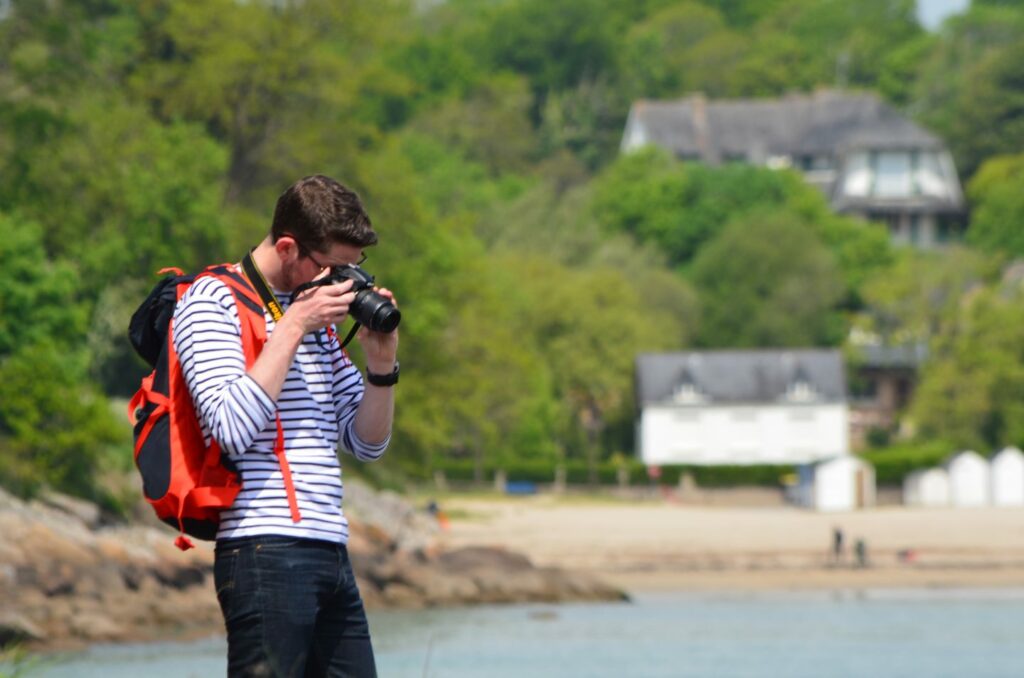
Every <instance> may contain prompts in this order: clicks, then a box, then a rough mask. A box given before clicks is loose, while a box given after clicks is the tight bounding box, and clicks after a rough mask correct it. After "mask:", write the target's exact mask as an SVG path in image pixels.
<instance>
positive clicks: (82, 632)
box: [71, 609, 125, 641]
mask: <svg viewBox="0 0 1024 678" xmlns="http://www.w3.org/2000/svg"><path fill="white" fill-rule="evenodd" d="M71 632H72V633H73V634H74V635H75V636H76V637H78V638H81V639H83V640H88V641H101V640H105V641H113V640H120V639H122V638H124V637H125V632H124V629H123V628H121V626H120V625H118V624H117V622H115V621H114V620H113V619H111V618H110V617H109V616H107V615H106V614H105V613H104V612H102V611H100V610H98V609H90V610H85V611H81V612H78V613H77V614H75V615H74V617H73V618H72V619H71Z"/></svg>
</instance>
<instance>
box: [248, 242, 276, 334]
mask: <svg viewBox="0 0 1024 678" xmlns="http://www.w3.org/2000/svg"><path fill="white" fill-rule="evenodd" d="M242 270H243V271H245V275H246V277H248V278H249V282H251V283H252V286H253V287H254V288H256V294H258V295H260V299H261V300H262V301H263V305H264V306H266V307H267V311H269V312H270V317H271V318H273V319H274V322H275V323H276V322H277V321H279V320H280V319H281V318H283V317H284V311H282V310H281V304H280V303H279V302H278V301H277V297H275V296H274V293H273V292H271V291H270V285H269V284H268V283H267V279H266V278H264V277H263V272H262V271H260V269H259V268H257V267H256V262H255V261H253V260H252V250H249V253H248V254H246V255H245V256H244V257H243V258H242Z"/></svg>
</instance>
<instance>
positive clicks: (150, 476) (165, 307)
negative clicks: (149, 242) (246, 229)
mask: <svg viewBox="0 0 1024 678" xmlns="http://www.w3.org/2000/svg"><path fill="white" fill-rule="evenodd" d="M171 272H173V273H174V274H175V275H168V276H167V277H165V278H163V279H162V280H161V281H160V282H159V283H157V285H156V286H155V287H154V288H153V290H152V292H150V294H149V296H148V297H147V298H146V300H145V301H144V302H143V303H142V304H141V305H140V306H139V308H138V309H137V310H136V311H135V313H134V315H132V319H131V324H130V325H129V330H128V335H129V339H130V340H131V342H132V345H133V346H134V347H135V350H136V352H137V353H138V354H139V355H140V356H142V358H143V359H144V360H146V361H147V362H148V363H149V364H150V365H151V366H152V367H153V372H152V373H150V374H149V376H147V377H145V378H144V379H143V380H142V387H141V388H140V389H139V390H138V392H137V393H136V394H135V396H134V397H133V398H132V400H131V402H130V403H129V405H128V417H129V419H130V420H132V421H133V422H134V428H135V465H136V467H137V468H138V469H139V473H140V474H141V475H142V490H143V494H144V495H145V497H146V500H147V501H148V502H149V503H150V505H152V507H153V509H154V511H156V515H157V517H158V518H160V519H161V520H162V521H164V522H165V523H167V524H169V525H171V526H172V527H175V528H177V529H178V531H179V535H178V538H177V539H176V540H175V542H174V543H175V545H176V546H177V547H178V548H180V549H181V550H183V551H185V550H188V549H190V548H192V547H193V546H194V545H193V543H192V541H191V540H190V539H189V538H188V537H186V536H185V535H186V534H187V535H190V536H192V537H195V538H197V539H203V540H212V539H215V538H216V536H217V528H218V526H219V524H220V512H221V511H222V510H223V509H226V508H228V507H230V506H231V505H232V504H233V503H234V501H235V497H236V496H237V495H238V492H239V490H241V489H242V487H241V483H240V482H239V479H238V473H237V471H236V469H235V468H234V465H233V464H232V463H231V461H230V460H229V459H228V458H227V456H226V455H223V454H222V453H221V449H220V446H219V445H218V444H217V442H216V441H211V442H210V446H209V447H207V446H206V443H205V440H204V436H203V431H202V427H201V426H200V424H199V420H198V418H197V417H196V412H195V404H194V403H193V401H192V396H191V394H190V393H189V390H188V386H187V385H186V383H185V379H184V375H183V374H182V370H181V363H180V362H179V361H178V354H177V353H176V352H175V350H174V341H173V338H172V337H173V331H172V323H173V315H174V308H175V306H176V304H177V303H178V300H179V299H181V297H182V295H184V294H185V291H186V290H188V288H189V287H190V286H191V285H192V283H193V282H195V281H196V280H197V279H199V278H201V277H206V276H212V277H215V278H217V279H219V280H220V281H221V282H223V283H224V284H225V285H227V287H228V289H229V290H231V293H232V296H234V298H235V302H236V305H237V307H238V319H239V324H240V325H241V328H242V352H243V353H244V354H245V366H246V369H250V368H251V367H252V366H253V363H255V362H256V358H257V357H258V356H259V354H260V351H261V350H262V349H263V345H264V344H265V343H266V341H267V326H266V321H265V319H264V317H263V304H262V302H261V301H260V298H259V297H258V296H257V295H256V292H255V291H254V290H253V288H252V286H251V285H250V284H249V281H248V280H246V279H245V277H243V276H242V275H241V274H239V273H238V272H236V271H235V270H234V268H232V267H231V265H229V264H220V265H217V266H210V267H208V268H207V269H205V270H204V271H203V272H201V273H199V274H197V275H185V274H184V273H183V272H182V271H181V270H180V269H176V268H170V269H163V270H161V271H160V273H171ZM274 454H275V455H276V456H277V459H278V463H280V465H281V472H282V476H283V478H284V484H285V489H286V491H287V494H288V505H289V507H290V508H291V517H292V520H293V521H295V522H298V521H299V519H300V515H299V509H298V503H297V501H296V499H295V488H294V485H293V483H292V476H291V471H290V469H289V467H288V461H287V459H286V458H285V454H284V429H283V428H282V426H281V416H280V414H278V415H277V440H276V442H275V445H274Z"/></svg>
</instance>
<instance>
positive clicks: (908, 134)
mask: <svg viewBox="0 0 1024 678" xmlns="http://www.w3.org/2000/svg"><path fill="white" fill-rule="evenodd" d="M631 130H632V131H634V132H635V131H637V130H639V131H640V133H641V134H642V138H643V139H644V141H645V143H650V144H655V145H657V146H660V147H662V148H664V149H666V150H670V151H672V152H674V153H676V154H677V155H681V156H685V157H696V158H701V159H702V160H704V161H705V162H712V163H714V162H721V161H723V160H729V159H732V158H745V159H747V160H750V161H754V162H758V161H763V160H764V159H766V158H767V157H768V156H771V155H788V156H803V155H808V156H816V155H823V154H825V155H831V154H835V153H836V152H837V151H838V150H839V149H845V148H871V149H892V150H895V149H928V150H940V149H942V148H943V144H942V142H941V141H940V140H939V139H938V138H937V137H935V136H934V135H932V134H931V133H929V132H927V131H925V130H924V129H923V128H921V127H919V126H918V125H916V124H915V123H913V122H911V121H910V120H908V119H907V118H905V117H903V116H902V115H901V114H900V113H898V112H897V111H896V110H895V109H893V108H892V107H890V106H889V105H888V104H886V103H884V102H883V101H882V100H881V99H879V98H878V97H877V96H875V95H873V94H870V93H866V92H841V91H837V90H821V91H818V92H815V93H813V94H796V95H790V96H787V97H784V98H781V99H733V100H716V101H709V100H707V99H705V97H704V96H703V95H700V94H697V95H693V96H689V97H686V98H683V99H679V100H677V101H649V100H640V101H637V102H635V103H634V104H633V107H632V109H631V110H630V113H629V121H628V123H627V135H626V136H625V137H624V138H623V146H624V147H626V146H628V145H629V144H630V141H631V139H630V131H631Z"/></svg>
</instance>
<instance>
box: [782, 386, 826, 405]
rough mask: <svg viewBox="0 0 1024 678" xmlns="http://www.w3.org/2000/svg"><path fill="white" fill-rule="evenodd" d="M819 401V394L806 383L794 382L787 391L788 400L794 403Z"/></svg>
mask: <svg viewBox="0 0 1024 678" xmlns="http://www.w3.org/2000/svg"><path fill="white" fill-rule="evenodd" d="M817 399H818V392H817V391H815V390H814V387H813V386H811V385H810V384H808V383H807V382H806V381H794V382H793V383H792V384H790V385H789V388H788V389H787V390H786V400H788V401H790V402H794V403H807V402H811V401H812V400H817Z"/></svg>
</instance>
